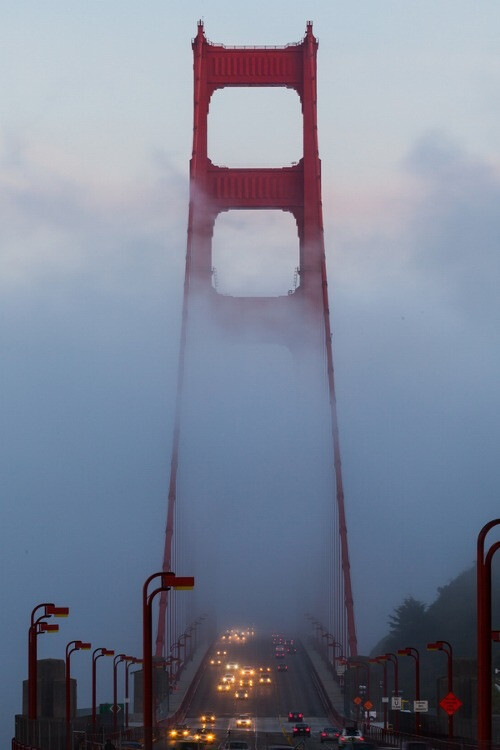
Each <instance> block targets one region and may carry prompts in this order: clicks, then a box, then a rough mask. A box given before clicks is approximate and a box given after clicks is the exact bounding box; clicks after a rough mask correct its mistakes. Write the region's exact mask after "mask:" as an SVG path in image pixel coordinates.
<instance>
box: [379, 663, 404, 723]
mask: <svg viewBox="0 0 500 750" xmlns="http://www.w3.org/2000/svg"><path fill="white" fill-rule="evenodd" d="M378 658H379V659H386V660H387V661H390V662H392V664H393V665H394V695H395V697H396V698H399V670H398V657H397V656H396V654H393V653H390V652H389V653H388V654H384V655H383V656H379V657H378ZM394 729H395V730H396V732H397V731H398V729H399V712H398V711H397V710H396V712H395V717H394Z"/></svg>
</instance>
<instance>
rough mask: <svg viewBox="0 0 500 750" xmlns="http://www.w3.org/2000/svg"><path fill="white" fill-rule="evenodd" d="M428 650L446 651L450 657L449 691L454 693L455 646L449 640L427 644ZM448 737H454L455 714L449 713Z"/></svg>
mask: <svg viewBox="0 0 500 750" xmlns="http://www.w3.org/2000/svg"><path fill="white" fill-rule="evenodd" d="M427 650H428V651H444V653H445V654H446V656H447V658H448V693H453V648H452V646H451V643H448V641H436V642H435V643H428V644H427ZM448 737H449V739H450V740H451V739H453V714H448Z"/></svg>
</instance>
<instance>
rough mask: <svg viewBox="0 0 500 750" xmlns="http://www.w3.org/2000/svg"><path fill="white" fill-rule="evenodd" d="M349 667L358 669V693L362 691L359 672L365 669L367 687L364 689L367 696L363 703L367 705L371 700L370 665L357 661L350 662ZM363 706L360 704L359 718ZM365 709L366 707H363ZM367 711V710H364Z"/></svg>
mask: <svg viewBox="0 0 500 750" xmlns="http://www.w3.org/2000/svg"><path fill="white" fill-rule="evenodd" d="M347 666H348V667H354V668H355V669H356V687H357V688H358V691H360V690H361V686H360V682H359V677H358V671H359V669H361V668H362V669H365V670H366V685H364V686H363V687H364V688H365V696H364V701H363V703H366V701H367V700H369V698H370V665H369V663H368V662H365V661H357V660H352V661H351V660H350V661H348V663H347ZM359 697H360V696H359V695H357V696H356V698H359ZM360 708H361V705H360V704H359V703H358V717H359V711H360ZM363 708H364V706H363ZM364 710H365V711H366V709H364Z"/></svg>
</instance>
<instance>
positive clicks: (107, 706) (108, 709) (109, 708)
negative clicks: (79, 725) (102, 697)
mask: <svg viewBox="0 0 500 750" xmlns="http://www.w3.org/2000/svg"><path fill="white" fill-rule="evenodd" d="M120 711H123V703H117V704H116V708H115V704H114V703H99V714H114V713H115V712H116V713H117V714H119V713H120Z"/></svg>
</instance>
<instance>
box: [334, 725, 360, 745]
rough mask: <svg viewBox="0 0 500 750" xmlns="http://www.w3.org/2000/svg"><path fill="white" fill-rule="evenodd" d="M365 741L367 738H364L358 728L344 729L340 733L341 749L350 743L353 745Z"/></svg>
mask: <svg viewBox="0 0 500 750" xmlns="http://www.w3.org/2000/svg"><path fill="white" fill-rule="evenodd" d="M364 741H365V738H364V737H363V735H362V733H361V731H360V730H359V729H356V727H344V728H343V730H342V731H341V733H340V737H339V738H338V743H339V747H345V746H346V745H348V744H350V743H352V744H353V743H355V742H364Z"/></svg>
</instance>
